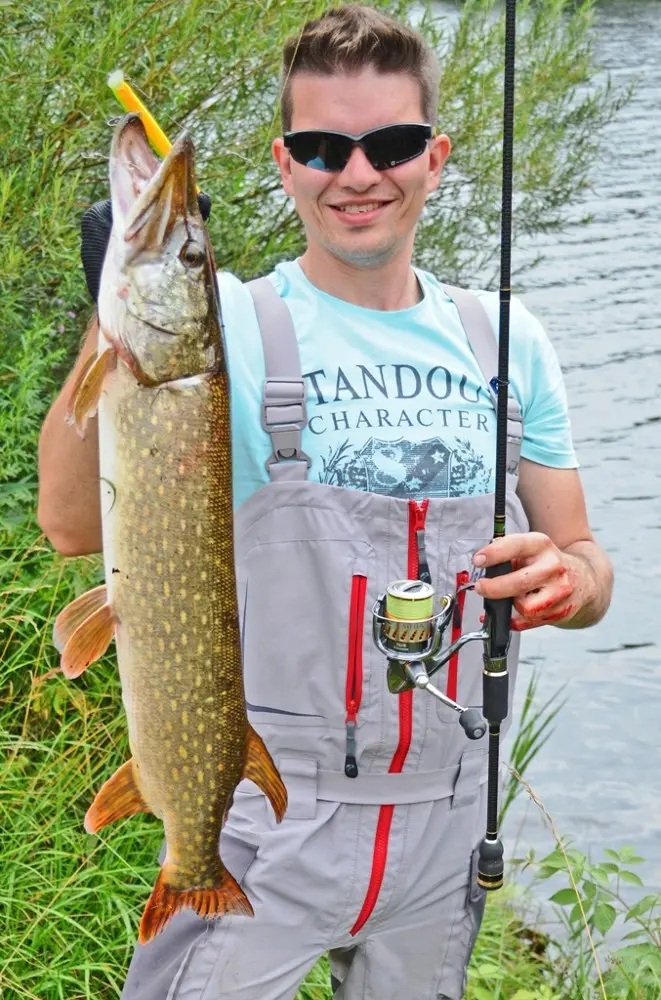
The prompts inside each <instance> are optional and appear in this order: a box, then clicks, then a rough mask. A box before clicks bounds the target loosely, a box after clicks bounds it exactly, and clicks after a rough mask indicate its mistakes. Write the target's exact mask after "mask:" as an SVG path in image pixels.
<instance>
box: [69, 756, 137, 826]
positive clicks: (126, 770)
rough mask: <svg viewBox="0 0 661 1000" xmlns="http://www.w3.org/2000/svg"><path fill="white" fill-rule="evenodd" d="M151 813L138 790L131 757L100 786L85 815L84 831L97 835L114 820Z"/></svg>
mask: <svg viewBox="0 0 661 1000" xmlns="http://www.w3.org/2000/svg"><path fill="white" fill-rule="evenodd" d="M151 811H152V810H151V809H150V807H149V806H148V805H147V803H146V802H145V800H144V799H143V797H142V792H141V791H140V789H139V788H138V783H137V781H136V778H135V769H134V764H133V758H132V757H131V759H130V760H127V761H126V763H124V764H122V766H121V767H120V768H118V769H117V770H116V771H115V773H114V774H113V776H112V777H111V778H108V780H107V781H106V782H104V783H103V785H101V788H100V789H99V790H98V792H97V793H96V796H95V798H94V802H93V803H92V805H91V806H90V807H89V809H88V810H87V812H86V813H85V829H86V830H87V832H88V833H98V831H99V830H102V829H103V827H104V826H107V825H108V823H113V822H114V821H115V820H116V819H125V818H126V817H127V816H135V814H136V813H139V812H151Z"/></svg>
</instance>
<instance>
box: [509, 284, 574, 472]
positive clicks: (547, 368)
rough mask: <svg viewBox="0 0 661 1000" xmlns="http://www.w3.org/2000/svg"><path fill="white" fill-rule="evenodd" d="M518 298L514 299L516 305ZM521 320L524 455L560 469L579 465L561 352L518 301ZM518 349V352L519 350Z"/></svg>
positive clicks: (517, 305)
mask: <svg viewBox="0 0 661 1000" xmlns="http://www.w3.org/2000/svg"><path fill="white" fill-rule="evenodd" d="M514 302H515V300H513V305H514ZM516 312H517V314H518V315H517V323H520V324H521V328H520V332H519V337H522V342H521V341H520V342H519V348H520V350H521V360H522V361H524V364H523V365H522V366H521V369H520V375H521V386H520V388H521V400H522V404H523V406H522V411H523V442H522V445H521V457H522V458H527V459H529V460H530V461H531V462H538V463H539V464H540V465H548V466H551V467H552V468H558V469H576V468H578V460H577V458H576V452H575V451H574V444H573V441H572V433H571V424H570V421H569V411H568V405H567V392H566V389H565V382H564V378H563V375H562V370H561V368H560V362H559V361H558V357H557V354H556V353H555V350H554V348H553V345H552V344H551V341H550V340H549V338H548V336H547V334H546V332H545V330H544V328H543V326H542V324H541V323H540V322H539V320H537V319H536V318H535V317H534V316H533V315H532V313H530V312H528V310H527V309H526V308H525V306H524V305H523V304H522V303H521V302H520V301H517V302H516ZM517 353H518V352H517Z"/></svg>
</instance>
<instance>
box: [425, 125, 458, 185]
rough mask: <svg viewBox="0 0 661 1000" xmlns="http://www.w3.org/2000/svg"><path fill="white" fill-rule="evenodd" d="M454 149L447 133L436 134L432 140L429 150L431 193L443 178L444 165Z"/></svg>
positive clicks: (428, 183)
mask: <svg viewBox="0 0 661 1000" xmlns="http://www.w3.org/2000/svg"><path fill="white" fill-rule="evenodd" d="M451 151H452V143H451V142H450V140H449V139H448V137H447V135H436V136H434V138H433V139H432V140H431V144H430V152H429V176H428V178H427V193H428V194H431V192H432V191H435V190H436V188H437V187H438V185H439V183H440V180H441V173H442V171H443V166H444V164H445V161H446V160H447V158H448V156H449V155H450V152H451Z"/></svg>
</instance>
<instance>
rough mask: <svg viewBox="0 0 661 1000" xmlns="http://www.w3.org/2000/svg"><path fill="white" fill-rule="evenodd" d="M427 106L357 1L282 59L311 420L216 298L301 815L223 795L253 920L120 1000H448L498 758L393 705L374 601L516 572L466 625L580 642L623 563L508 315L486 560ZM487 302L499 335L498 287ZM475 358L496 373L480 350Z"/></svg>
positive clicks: (259, 641)
mask: <svg viewBox="0 0 661 1000" xmlns="http://www.w3.org/2000/svg"><path fill="white" fill-rule="evenodd" d="M437 91H438V68H437V65H436V61H435V57H434V55H433V53H432V52H431V51H430V50H429V48H428V47H427V46H426V44H425V43H424V41H423V40H422V39H421V37H420V36H419V35H417V34H416V33H415V32H413V31H411V30H409V29H408V28H405V27H403V26H402V25H400V24H398V23H397V22H395V21H393V20H391V19H389V18H387V17H385V16H384V15H382V14H381V13H378V12H376V11H374V10H371V9H370V8H367V7H361V6H358V5H354V4H350V5H348V6H345V7H340V8H337V9H333V10H331V11H329V12H327V13H326V14H325V15H324V16H323V17H321V18H320V19H318V20H317V21H314V22H310V23H308V24H306V25H305V26H304V27H303V30H302V33H301V34H300V35H299V36H297V37H296V38H293V39H291V40H290V41H289V42H288V43H287V44H286V46H285V51H284V59H283V90H282V119H283V129H284V136H283V137H281V138H278V139H276V140H275V142H274V143H273V155H274V158H275V160H276V163H277V165H278V167H279V170H280V174H281V178H282V184H283V188H284V190H285V192H286V193H287V194H288V195H290V196H292V197H293V198H294V199H295V203H296V208H297V211H298V214H299V216H300V218H301V220H302V222H303V225H304V227H305V232H306V237H307V248H306V251H305V253H304V254H303V256H302V257H301V258H300V259H299V260H298V261H294V262H288V263H284V264H282V265H280V266H279V267H278V268H276V271H275V273H274V274H273V275H271V276H270V279H269V280H270V282H271V286H272V289H275V292H276V293H277V296H279V297H280V300H281V301H282V302H284V303H285V305H286V307H287V310H288V315H289V314H290V315H291V318H292V319H293V325H294V331H295V340H294V342H293V343H294V349H293V350H291V348H292V343H291V342H288V341H287V333H286V331H284V330H281V331H280V332H279V333H278V334H277V337H276V340H277V343H276V345H275V346H276V354H277V353H278V352H280V356H281V358H284V357H286V358H287V363H286V365H285V367H287V365H288V366H289V367H288V368H287V371H286V372H285V375H286V376H288V375H289V374H290V373H291V375H292V383H296V377H297V372H296V370H295V369H296V357H295V355H296V354H298V356H299V357H300V363H301V366H302V373H303V384H304V385H305V396H306V403H307V423H306V421H305V415H304V413H303V410H302V408H301V407H300V405H299V408H298V410H297V411H296V413H298V417H296V416H294V417H292V416H291V414H290V415H289V416H288V417H287V418H286V420H287V421H288V422H286V423H279V421H278V419H277V415H276V417H275V418H274V419H272V420H270V419H269V417H268V414H267V417H266V422H265V424H264V425H262V423H261V417H260V407H261V404H262V402H263V401H264V398H265V396H266V395H267V394H268V391H269V385H272V383H270V382H269V380H270V379H271V378H272V377H274V376H275V377H276V378H277V377H280V376H281V374H282V373H281V372H274V371H273V369H272V367H271V368H270V367H269V366H270V365H271V362H268V364H267V363H266V362H265V360H264V352H263V350H262V344H261V340H260V330H259V326H258V324H257V321H256V314H255V308H254V305H253V299H252V297H251V291H250V290H249V289H248V288H247V287H246V286H244V285H241V284H240V283H239V282H238V281H237V280H236V279H235V278H233V277H232V276H231V275H220V276H219V290H220V301H221V304H222V309H223V316H224V321H225V325H226V342H227V351H228V358H229V368H230V376H231V381H232V420H233V428H232V435H233V449H234V466H235V468H234V503H235V518H236V520H235V528H236V530H235V535H236V553H237V579H238V588H239V600H240V608H241V614H242V620H243V622H244V636H243V641H244V650H243V652H244V672H245V687H246V700H247V705H248V714H249V718H250V720H251V722H252V724H253V725H255V727H256V728H257V729H258V730H259V732H260V733H261V735H262V736H263V737H264V739H265V741H266V743H267V745H268V747H269V750H270V751H271V753H272V755H273V756H274V759H275V760H276V763H277V764H278V767H279V769H280V772H281V774H282V776H283V779H284V780H285V782H286V784H287V787H288V792H289V808H288V812H287V815H286V817H285V820H284V821H283V823H282V824H281V825H280V826H276V824H275V822H274V821H273V817H272V815H271V813H270V812H269V810H268V808H267V806H266V804H265V800H264V796H263V795H262V794H261V792H259V791H258V790H256V787H255V786H252V785H250V784H249V783H243V784H242V785H241V786H239V789H237V795H236V797H235V801H234V805H233V807H232V809H231V811H230V814H229V817H228V820H227V823H226V825H225V828H224V830H223V834H222V856H223V858H224V860H225V862H226V864H227V866H228V868H229V869H230V870H231V871H232V873H233V874H234V876H235V877H236V878H237V879H238V880H239V881H240V882H241V884H242V886H243V887H244V889H245V891H246V893H247V895H248V897H249V898H250V899H251V901H252V902H253V905H254V909H255V917H254V918H253V919H252V920H248V919H245V918H241V917H234V916H229V917H224V918H223V919H222V920H218V921H215V922H206V921H204V920H201V919H200V918H198V917H197V916H196V915H195V914H194V913H192V912H191V911H184V912H183V913H181V914H179V915H178V916H177V917H175V918H173V919H172V920H171V921H170V923H169V925H168V926H167V927H166V929H165V931H164V932H163V933H162V934H160V935H159V936H158V937H157V938H155V939H154V940H153V941H151V942H150V943H149V944H148V945H146V946H144V947H142V948H137V949H136V952H135V955H134V959H133V962H132V964H131V968H130V970H129V974H128V978H127V982H126V986H125V989H124V992H123V994H122V995H123V997H124V998H125V1000H166V998H168V1000H174V998H180V1000H183V998H186V1000H189V998H190V1000H193V998H195V1000H212V998H213V1000H229V998H232V1000H291V998H292V997H294V995H295V993H296V990H297V987H298V985H299V984H300V982H301V981H302V979H303V978H304V976H305V975H306V973H307V972H308V971H309V969H310V968H311V967H312V966H313V965H314V963H315V962H316V960H317V959H318V957H319V956H320V955H321V954H323V953H324V952H325V951H328V952H329V953H330V958H331V967H332V972H333V978H334V986H335V989H336V996H337V997H338V998H341V1000H362V998H365V1000H377V998H378V1000H394V998H395V997H398V998H399V997H405V998H406V1000H427V998H431V997H446V998H450V1000H459V998H460V997H461V996H462V994H463V990H464V988H465V980H466V966H467V964H468V960H469V957H470V952H471V948H472V945H473V942H474V940H475V935H476V933H477V929H478V927H479V923H480V919H481V914H482V909H483V905H484V894H483V892H482V890H480V889H479V887H478V886H477V884H476V881H475V865H476V845H477V844H478V842H479V840H480V839H481V837H482V835H483V831H484V788H485V785H484V772H485V748H484V745H483V744H484V741H480V743H479V744H476V743H469V742H468V741H467V740H466V737H465V735H464V734H463V732H462V731H461V729H460V728H459V727H458V726H457V724H456V717H455V716H454V714H453V713H452V712H451V711H449V710H448V709H446V708H445V707H444V706H442V705H440V704H439V703H437V702H436V701H434V700H433V699H431V698H429V697H428V696H427V695H426V694H424V693H422V692H415V693H413V692H411V691H406V692H404V693H402V694H399V695H393V694H390V693H389V691H388V688H387V685H386V678H385V664H384V662H383V657H382V656H381V655H380V654H378V653H377V651H376V650H375V648H374V646H373V644H372V641H371V628H370V624H371V623H370V609H371V606H372V603H373V601H374V600H375V597H376V595H377V594H378V593H379V592H382V591H383V590H385V588H386V586H387V585H388V584H389V583H390V582H391V581H392V580H395V579H402V578H407V577H408V578H416V577H417V576H418V574H419V573H420V571H421V569H422V566H423V564H424V566H425V568H427V567H428V568H429V572H430V575H431V578H432V580H433V582H434V585H435V586H436V588H437V593H439V594H442V593H452V592H454V590H455V588H457V587H458V586H459V587H461V585H462V584H464V583H466V582H467V581H470V580H475V579H476V578H478V577H479V575H480V571H481V569H482V568H483V567H484V566H489V565H494V564H498V563H502V562H504V561H506V560H508V559H509V560H511V561H512V565H513V570H512V572H511V573H509V574H507V575H505V576H501V577H499V578H497V579H492V580H486V579H484V578H480V579H477V582H476V584H475V588H474V590H471V589H469V590H468V591H465V590H464V591H462V594H463V597H462V600H461V602H458V607H459V608H460V609H461V611H462V613H463V623H462V625H463V629H464V630H471V629H474V628H476V627H477V626H478V620H479V615H480V612H481V607H482V600H483V598H484V597H485V596H490V597H501V596H513V597H514V608H515V610H514V614H513V620H512V625H513V628H514V630H515V631H516V632H519V631H522V630H524V629H528V628H534V627H537V626H540V625H543V624H555V625H558V626H560V627H565V628H582V627H586V626H589V625H591V624H593V623H594V622H596V621H598V620H599V619H600V618H601V617H602V616H603V614H604V613H605V611H606V609H607V607H608V604H609V601H610V592H611V584H612V573H611V568H610V564H609V561H608V559H607V557H606V556H605V554H604V553H603V552H602V551H601V549H600V548H599V547H598V546H597V544H596V543H595V541H594V539H593V537H592V534H591V532H590V528H589V526H588V523H587V517H586V510H585V502H584V497H583V491H582V487H581V482H580V479H579V475H578V472H577V470H576V466H577V463H576V459H575V455H574V451H573V447H572V443H571V434H570V428H569V421H568V416H567V407H566V400H565V393H564V387H563V382H562V376H561V373H560V370H559V366H558V363H557V359H556V357H555V354H554V352H553V349H552V348H551V346H550V344H549V342H548V340H547V338H546V336H545V334H544V332H543V330H542V328H541V326H540V325H539V323H538V322H537V321H536V320H535V319H534V318H533V317H532V316H531V315H530V314H529V313H528V312H527V311H526V310H525V308H524V307H523V306H522V304H521V303H520V302H518V301H517V300H514V301H513V303H512V327H511V342H512V349H511V389H512V395H513V397H514V398H515V399H516V401H517V402H518V408H516V409H518V410H520V413H521V415H522V420H523V436H522V440H517V435H516V433H513V434H512V435H511V438H512V440H511V441H510V456H509V458H510V459H511V464H510V475H509V477H508V478H509V493H508V527H509V530H510V531H511V532H512V533H511V534H509V535H508V536H507V537H506V538H503V539H500V540H498V541H496V542H493V543H492V544H488V543H489V539H490V536H491V528H492V523H493V520H492V519H493V496H492V495H491V493H490V491H491V490H492V489H493V465H494V455H495V413H494V408H493V402H492V399H491V398H490V395H489V388H488V382H489V372H488V371H486V372H485V371H483V370H482V369H481V367H480V363H478V360H477V357H476V355H475V353H474V349H477V342H478V340H479V339H480V336H482V338H483V341H484V331H483V330H482V333H481V334H480V335H478V333H477V331H476V330H474V329H468V326H470V324H468V326H467V327H464V326H463V325H462V321H461V319H460V315H459V312H458V310H457V306H456V305H455V302H454V300H453V298H452V294H453V293H450V294H448V293H447V292H446V291H445V290H444V288H443V287H442V286H441V285H440V284H439V283H438V281H437V280H436V278H435V277H433V276H432V275H430V274H427V273H424V272H421V271H420V270H417V269H415V268H413V267H412V264H411V260H412V254H413V247H414V236H415V229H416V224H417V222H418V219H419V217H420V215H421V213H422V210H423V208H424V204H425V201H426V199H427V197H428V196H429V195H430V194H431V193H432V192H433V191H434V190H435V189H436V188H437V186H438V184H439V180H440V177H441V172H442V168H443V164H444V162H445V160H446V159H447V157H448V155H449V153H450V140H449V139H448V137H447V136H445V135H432V130H431V129H430V128H429V127H425V126H429V125H433V124H434V121H435V114H436V107H437V97H438V94H437ZM334 133H341V135H339V136H338V135H337V134H334ZM352 137H353V138H352ZM356 137H362V138H361V139H360V142H358V141H356ZM88 277H89V275H88ZM97 279H98V275H97ZM91 284H94V281H93V280H92V282H91ZM479 300H480V301H481V303H482V305H483V307H484V309H485V310H486V313H487V315H488V317H489V318H490V320H491V324H492V326H493V327H494V328H497V309H498V307H497V297H496V296H495V295H493V294H491V293H480V294H479ZM458 301H459V299H458ZM487 326H488V324H487ZM278 338H279V340H278ZM486 340H488V341H489V344H486V342H483V345H482V346H483V347H488V350H489V351H491V353H493V344H494V343H495V339H494V338H493V335H492V332H491V331H489V332H488V334H487V335H486ZM93 349H94V342H93V337H90V340H89V342H88V343H87V344H86V345H85V347H84V350H83V352H82V354H81V358H80V359H79V361H78V363H77V365H76V369H75V370H74V373H73V374H72V376H71V378H70V380H69V382H68V383H67V386H65V388H64V390H63V391H62V393H61V395H60V396H59V397H58V399H57V400H56V401H55V403H54V405H53V407H52V409H51V411H50V413H49V415H48V417H47V419H46V421H45V423H44V427H43V431H42V437H41V443H40V476H41V482H40V498H39V520H40V524H41V525H42V527H43V529H44V530H45V531H46V533H47V535H48V536H49V538H50V539H51V541H52V542H53V544H54V545H55V547H56V548H57V549H58V550H59V551H60V552H62V553H64V554H66V555H75V554H82V553H86V552H96V551H99V549H100V547H101V527H100V514H99V500H98V468H97V461H98V460H97V442H96V438H95V430H94V428H93V425H94V421H92V423H91V425H90V430H92V433H88V437H87V439H86V440H84V441H82V442H81V441H80V440H79V439H78V438H77V436H76V435H75V433H74V432H73V430H72V429H71V428H70V427H68V426H66V425H65V423H64V419H63V417H64V411H65V408H66V400H67V396H68V387H69V386H70V384H71V380H72V379H73V378H75V374H76V372H77V370H79V369H80V366H81V365H82V364H83V363H84V360H85V358H86V357H87V356H88V354H89V352H90V351H92V350H93ZM487 353H488V352H487ZM492 374H495V371H494V372H492ZM265 378H266V380H267V384H266V388H265ZM263 394H264V395H263ZM288 406H289V407H290V409H291V408H292V407H293V408H294V410H296V408H295V406H294V401H292V400H290V401H289V403H288ZM276 409H277V408H276ZM299 418H300V419H299ZM514 424H515V425H516V417H515V418H514ZM283 427H284V431H283ZM283 433H284V434H285V437H283V436H282V435H283ZM269 434H270V435H271V438H269ZM519 436H520V432H519ZM283 443H284V446H283ZM519 447H520V455H521V458H520V465H519V463H518V449H519ZM517 466H518V480H517V475H516V473H517ZM338 487H344V488H338ZM528 529H530V530H528ZM423 540H424V546H423V544H421V543H422V542H423ZM516 640H517V636H516V635H515V636H514V639H513V642H512V649H511V653H510V667H511V669H512V670H514V669H515V665H516V654H517V641H516ZM453 659H454V661H455V662H454V663H451V664H450V667H449V668H445V669H444V670H443V671H442V672H439V674H438V675H436V678H438V680H437V683H438V684H443V683H444V684H446V685H447V690H448V691H451V692H454V691H456V692H457V695H456V696H457V698H458V700H459V701H460V702H462V703H464V704H479V703H480V691H481V649H479V648H478V644H469V645H468V646H466V647H464V649H463V650H462V652H461V655H460V657H459V658H458V661H457V658H456V657H455V658H453ZM354 744H355V746H354Z"/></svg>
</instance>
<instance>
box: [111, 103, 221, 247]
mask: <svg viewBox="0 0 661 1000" xmlns="http://www.w3.org/2000/svg"><path fill="white" fill-rule="evenodd" d="M110 174H111V178H110V186H111V190H112V191H113V200H116V201H117V202H118V206H117V207H118V209H119V211H118V213H117V214H118V215H119V216H120V217H121V218H122V221H123V227H122V228H123V238H124V241H125V242H126V243H128V244H131V252H135V253H138V252H140V251H143V250H148V249H150V250H156V249H159V248H162V247H163V246H164V245H165V244H166V243H167V240H168V239H169V237H170V234H171V233H172V230H173V229H174V227H175V225H176V224H177V222H184V223H186V222H190V221H193V220H194V221H195V222H199V223H200V224H202V216H201V215H200V209H199V206H198V202H197V187H196V184H195V147H194V146H193V141H192V139H191V137H190V136H189V135H188V134H187V133H184V134H183V135H181V136H180V137H179V138H178V139H177V140H176V141H175V142H174V143H173V145H172V147H171V149H170V151H169V153H168V154H167V156H166V157H165V159H164V160H163V161H162V162H160V161H159V160H158V159H157V157H156V156H155V155H154V153H153V152H152V150H151V147H150V145H149V142H148V140H147V135H146V132H145V128H144V125H143V124H142V121H141V120H140V117H139V115H136V114H129V115H126V116H125V118H124V119H123V120H122V121H121V122H120V124H119V126H118V127H117V130H116V132H115V135H114V137H113V143H112V148H111V151H110ZM114 214H115V213H114V212H113V218H114Z"/></svg>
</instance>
